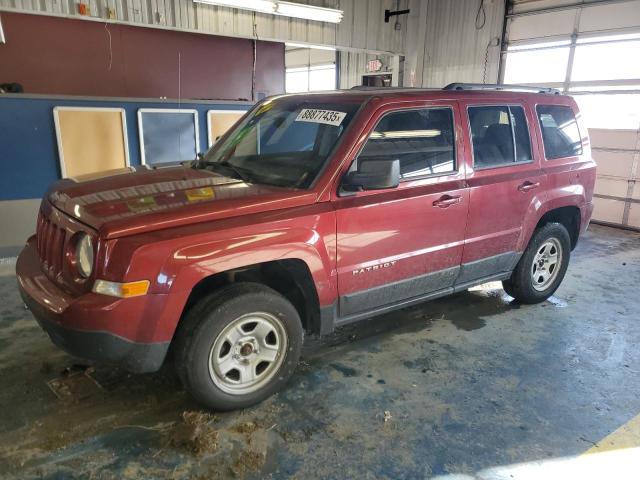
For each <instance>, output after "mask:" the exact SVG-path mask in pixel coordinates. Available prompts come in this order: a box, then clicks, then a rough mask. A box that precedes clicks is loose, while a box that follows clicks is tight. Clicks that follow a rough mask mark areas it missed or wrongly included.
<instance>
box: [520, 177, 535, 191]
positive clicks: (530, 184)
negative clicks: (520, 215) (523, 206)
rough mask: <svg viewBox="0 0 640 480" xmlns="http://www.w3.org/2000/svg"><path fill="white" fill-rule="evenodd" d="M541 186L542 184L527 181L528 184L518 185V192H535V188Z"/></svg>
mask: <svg viewBox="0 0 640 480" xmlns="http://www.w3.org/2000/svg"><path fill="white" fill-rule="evenodd" d="M539 186H540V182H530V181H529V180H527V181H526V182H524V183H522V184H520V185H518V190H520V191H521V192H528V191H529V190H533V189H534V188H538V187H539Z"/></svg>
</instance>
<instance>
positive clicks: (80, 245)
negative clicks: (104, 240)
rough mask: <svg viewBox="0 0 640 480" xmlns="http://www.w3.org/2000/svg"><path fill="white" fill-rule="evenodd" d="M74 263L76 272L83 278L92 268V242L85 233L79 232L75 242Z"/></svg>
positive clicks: (89, 273) (88, 274) (87, 275)
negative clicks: (76, 268) (76, 267)
mask: <svg viewBox="0 0 640 480" xmlns="http://www.w3.org/2000/svg"><path fill="white" fill-rule="evenodd" d="M76 265H77V266H78V272H79V273H80V275H82V276H83V277H84V278H87V277H89V276H90V275H91V271H92V270H93V242H92V241H91V237H90V236H89V235H87V234H86V233H81V234H80V238H79V239H78V241H77V243H76Z"/></svg>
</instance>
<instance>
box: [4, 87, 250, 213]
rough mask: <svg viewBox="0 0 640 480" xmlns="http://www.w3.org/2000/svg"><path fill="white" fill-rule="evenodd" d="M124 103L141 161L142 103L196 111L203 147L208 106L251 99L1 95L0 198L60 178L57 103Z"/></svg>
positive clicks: (37, 193) (133, 154) (21, 195)
mask: <svg viewBox="0 0 640 480" xmlns="http://www.w3.org/2000/svg"><path fill="white" fill-rule="evenodd" d="M65 106H66V107H111V108H124V109H125V112H126V118H127V135H128V137H129V160H130V164H131V165H132V166H135V165H140V142H139V138H138V118H137V112H138V109H139V108H176V109H177V108H190V109H196V110H197V111H198V128H199V135H200V150H205V149H206V145H207V111H208V110H246V109H247V108H248V106H249V104H247V103H220V104H218V103H209V102H207V103H193V102H181V103H180V105H179V106H178V103H177V102H153V101H146V100H128V99H127V100H95V99H92V100H83V99H80V98H78V99H70V98H45V97H27V96H24V97H16V96H3V95H0V201H2V200H19V199H26V198H40V197H42V195H43V194H44V192H45V191H46V189H47V187H48V186H49V185H50V184H51V183H52V182H54V181H55V180H57V179H59V178H60V161H59V159H58V145H57V142H56V131H55V125H54V122H53V108H54V107H65Z"/></svg>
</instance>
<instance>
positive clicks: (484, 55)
mask: <svg viewBox="0 0 640 480" xmlns="http://www.w3.org/2000/svg"><path fill="white" fill-rule="evenodd" d="M480 4H481V1H480V0H455V1H451V0H411V2H410V8H411V14H410V16H409V18H408V27H407V39H408V41H407V49H406V50H407V51H406V59H405V72H404V85H405V86H416V87H420V86H422V87H442V86H444V85H446V84H448V83H451V82H475V83H496V82H497V79H498V64H499V58H500V46H499V41H500V39H501V37H502V25H503V19H504V8H505V2H504V1H503V0H484V2H482V6H483V10H482V11H480V13H479V14H478V10H479V7H480ZM483 12H484V13H483Z"/></svg>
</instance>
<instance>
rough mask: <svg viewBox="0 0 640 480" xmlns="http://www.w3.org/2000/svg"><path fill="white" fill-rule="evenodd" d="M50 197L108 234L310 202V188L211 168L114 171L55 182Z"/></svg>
mask: <svg viewBox="0 0 640 480" xmlns="http://www.w3.org/2000/svg"><path fill="white" fill-rule="evenodd" d="M47 197H48V198H49V200H50V201H51V203H52V204H53V205H54V206H55V207H56V208H58V209H60V210H62V211H63V212H65V213H67V214H68V215H71V216H72V217H74V218H76V219H78V220H79V221H81V222H83V223H84V224H86V225H88V226H90V227H93V228H95V229H96V230H98V231H99V232H100V235H101V236H102V237H104V238H113V237H120V236H125V235H131V234H135V233H141V232H148V231H152V230H159V229H162V228H169V227H175V226H179V225H185V224H191V223H197V222H206V221H211V220H217V219H220V218H228V217H233V216H238V215H246V214H250V213H259V212H265V211H269V210H276V209H281V208H288V207H295V206H301V205H309V204H311V203H313V202H314V201H315V194H314V193H313V192H311V191H308V190H296V189H290V188H280V187H272V186H266V185H253V184H249V183H245V182H243V181H241V180H237V179H234V178H229V177H223V176H220V175H218V174H216V173H212V172H211V171H209V170H194V169H191V168H187V167H170V168H162V169H158V170H140V171H135V172H131V171H126V172H123V171H122V170H116V171H111V172H104V173H103V174H100V175H87V176H84V177H77V178H74V179H64V180H61V181H59V182H56V183H54V184H53V185H52V187H51V189H50V190H49V192H48V194H47Z"/></svg>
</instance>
